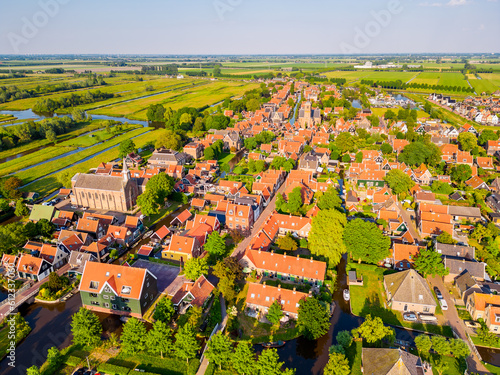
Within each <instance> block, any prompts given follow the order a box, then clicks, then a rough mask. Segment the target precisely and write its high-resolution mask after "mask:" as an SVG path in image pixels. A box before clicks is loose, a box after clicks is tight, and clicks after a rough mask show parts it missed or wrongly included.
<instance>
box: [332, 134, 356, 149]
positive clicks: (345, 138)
mask: <svg viewBox="0 0 500 375" xmlns="http://www.w3.org/2000/svg"><path fill="white" fill-rule="evenodd" d="M335 145H336V146H337V147H338V149H339V150H340V153H341V154H343V153H346V152H353V151H356V140H355V139H354V137H353V136H352V135H351V133H349V132H343V133H340V134H339V135H338V136H337V138H335Z"/></svg>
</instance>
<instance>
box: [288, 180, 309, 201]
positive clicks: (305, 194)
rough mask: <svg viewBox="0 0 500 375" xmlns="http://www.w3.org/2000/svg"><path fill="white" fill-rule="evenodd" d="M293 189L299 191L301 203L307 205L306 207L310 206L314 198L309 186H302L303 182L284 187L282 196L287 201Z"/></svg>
mask: <svg viewBox="0 0 500 375" xmlns="http://www.w3.org/2000/svg"><path fill="white" fill-rule="evenodd" d="M295 189H300V194H301V197H302V202H304V204H307V205H309V204H311V202H312V200H313V198H314V191H313V190H312V189H311V188H310V187H309V186H307V185H306V184H304V183H303V182H293V183H291V184H290V185H288V186H287V187H286V189H285V191H284V192H283V194H284V195H285V197H286V199H287V200H288V199H289V196H290V194H291V193H292V192H293V191H294V190H295Z"/></svg>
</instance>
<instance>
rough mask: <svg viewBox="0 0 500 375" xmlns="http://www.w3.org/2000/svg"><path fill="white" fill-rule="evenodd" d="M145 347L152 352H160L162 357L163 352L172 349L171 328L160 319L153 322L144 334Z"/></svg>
mask: <svg viewBox="0 0 500 375" xmlns="http://www.w3.org/2000/svg"><path fill="white" fill-rule="evenodd" d="M127 323H128V322H127ZM146 348H147V349H148V351H149V352H150V353H152V354H157V353H160V357H161V358H163V353H168V352H170V351H171V350H172V348H173V343H172V330H171V329H170V328H169V327H168V326H167V324H166V323H164V322H162V321H161V320H158V321H156V322H154V323H153V328H152V329H150V330H149V332H148V333H147V336H146Z"/></svg>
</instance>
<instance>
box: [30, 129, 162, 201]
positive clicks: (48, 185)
mask: <svg viewBox="0 0 500 375" xmlns="http://www.w3.org/2000/svg"><path fill="white" fill-rule="evenodd" d="M145 129H148V128H145ZM160 131H161V130H160V129H158V130H154V131H151V132H149V133H146V134H142V135H140V136H139V137H137V138H134V143H135V145H136V147H137V148H140V147H144V146H145V145H146V144H148V143H151V142H153V143H154V142H155V140H156V139H157V138H158V134H159V132H160ZM127 134H128V133H127ZM127 134H124V136H126V135H127ZM118 143H119V142H118ZM108 147H109V145H108ZM118 154H119V151H118V144H116V145H115V146H114V147H113V148H111V149H110V150H107V151H104V152H102V153H101V154H99V155H96V156H94V157H93V158H91V159H89V160H86V161H84V162H81V163H78V164H76V165H74V166H71V167H69V168H66V169H64V170H61V171H58V172H56V173H54V174H51V175H50V176H46V177H44V178H41V179H39V180H38V181H35V182H33V183H32V184H30V185H28V186H25V187H24V188H21V190H22V191H36V192H38V193H39V194H40V195H41V196H42V197H43V196H45V195H47V194H49V193H51V192H53V191H54V190H56V189H58V188H60V187H61V186H62V185H61V183H60V182H59V181H58V177H59V176H60V175H61V174H62V173H63V172H66V171H68V172H69V173H71V174H73V175H74V174H76V173H86V172H87V171H88V170H89V169H91V168H96V167H97V166H98V165H99V164H100V163H103V162H108V161H110V160H115V159H116V158H117V157H118Z"/></svg>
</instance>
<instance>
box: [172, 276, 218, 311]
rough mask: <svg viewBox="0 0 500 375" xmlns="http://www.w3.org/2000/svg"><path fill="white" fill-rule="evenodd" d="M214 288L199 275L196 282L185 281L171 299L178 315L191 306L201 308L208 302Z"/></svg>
mask: <svg viewBox="0 0 500 375" xmlns="http://www.w3.org/2000/svg"><path fill="white" fill-rule="evenodd" d="M214 289H215V286H214V285H213V284H212V283H211V282H210V281H208V279H207V278H206V277H205V276H204V275H201V276H200V277H199V278H198V279H197V280H196V281H194V282H193V281H185V282H184V285H182V287H181V288H180V289H179V290H178V291H177V292H176V293H175V294H174V296H173V297H172V303H173V304H174V306H175V308H176V310H177V311H178V312H179V314H184V313H186V311H187V310H188V309H189V308H190V307H191V306H196V307H200V308H203V307H205V305H206V303H207V302H208V301H209V300H210V296H211V295H212V292H213V290H214Z"/></svg>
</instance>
